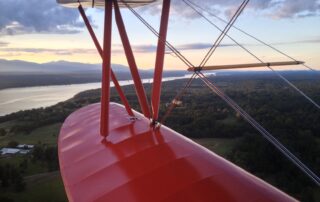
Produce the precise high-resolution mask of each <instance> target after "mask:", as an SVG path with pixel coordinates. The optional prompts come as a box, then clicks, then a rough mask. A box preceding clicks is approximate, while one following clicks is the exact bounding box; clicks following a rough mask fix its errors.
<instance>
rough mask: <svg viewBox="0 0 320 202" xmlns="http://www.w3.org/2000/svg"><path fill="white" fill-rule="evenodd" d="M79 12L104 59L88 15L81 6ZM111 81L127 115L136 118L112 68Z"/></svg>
mask: <svg viewBox="0 0 320 202" xmlns="http://www.w3.org/2000/svg"><path fill="white" fill-rule="evenodd" d="M78 10H79V12H80V14H81V16H82V19H83V21H84V23H85V25H86V27H87V29H88V31H89V33H90V36H91V38H92V40H93V43H94V45H95V46H96V48H97V50H98V52H99V54H100V56H101V58H102V59H103V50H102V48H101V46H100V44H99V41H98V39H97V37H96V35H95V33H94V31H93V29H92V26H91V25H90V22H89V20H88V18H87V16H86V14H85V12H84V9H83V7H82V5H81V4H80V5H79V6H78ZM111 79H112V81H113V83H114V86H115V88H116V90H117V92H118V94H119V96H120V99H121V101H122V103H123V104H124V106H125V108H126V111H127V113H128V114H129V116H132V117H134V114H133V112H132V109H131V106H130V104H129V102H128V100H127V98H126V96H125V95H124V93H123V91H122V89H121V86H120V84H119V82H118V79H117V77H116V75H115V74H114V72H113V71H112V68H111Z"/></svg>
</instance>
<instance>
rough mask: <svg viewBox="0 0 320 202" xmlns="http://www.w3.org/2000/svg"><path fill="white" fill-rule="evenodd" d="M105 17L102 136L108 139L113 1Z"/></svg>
mask: <svg viewBox="0 0 320 202" xmlns="http://www.w3.org/2000/svg"><path fill="white" fill-rule="evenodd" d="M104 16H105V17H104V39H103V62H102V88H101V113H100V120H101V124H100V134H101V135H102V136H104V137H106V136H107V135H108V131H109V102H110V73H111V34H112V0H106V3H105V14H104Z"/></svg>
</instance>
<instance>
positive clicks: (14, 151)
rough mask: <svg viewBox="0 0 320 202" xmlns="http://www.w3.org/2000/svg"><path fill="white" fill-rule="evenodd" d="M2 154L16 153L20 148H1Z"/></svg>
mask: <svg viewBox="0 0 320 202" xmlns="http://www.w3.org/2000/svg"><path fill="white" fill-rule="evenodd" d="M0 152H1V154H2V155H7V154H18V153H19V152H20V149H14V148H2V149H1V150H0Z"/></svg>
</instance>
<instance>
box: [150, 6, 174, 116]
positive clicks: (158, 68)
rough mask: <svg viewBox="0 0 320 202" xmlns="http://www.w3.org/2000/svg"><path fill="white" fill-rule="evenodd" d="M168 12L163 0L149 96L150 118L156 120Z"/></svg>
mask: <svg viewBox="0 0 320 202" xmlns="http://www.w3.org/2000/svg"><path fill="white" fill-rule="evenodd" d="M169 12H170V0H163V7H162V15H161V24H160V32H159V40H158V49H157V58H156V64H155V70H154V77H153V86H152V97H151V103H152V118H153V120H154V121H157V120H158V116H159V106H160V95H161V84H162V72H163V65H164V55H165V49H166V39H167V29H168V21H169Z"/></svg>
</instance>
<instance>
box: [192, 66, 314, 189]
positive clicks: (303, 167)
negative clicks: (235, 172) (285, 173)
mask: <svg viewBox="0 0 320 202" xmlns="http://www.w3.org/2000/svg"><path fill="white" fill-rule="evenodd" d="M197 75H198V76H199V78H200V79H201V80H202V81H203V82H204V83H205V84H206V85H207V86H208V87H209V88H210V89H211V90H212V91H213V92H214V93H215V94H217V95H218V96H219V97H220V98H221V99H223V100H224V101H225V102H226V103H227V104H228V105H229V106H230V107H231V108H232V109H234V110H235V111H236V112H238V113H239V114H240V115H241V116H242V117H243V118H244V119H245V120H246V121H247V122H249V123H250V124H251V125H252V126H253V127H254V128H255V129H256V130H258V131H259V132H260V133H261V135H262V136H263V137H264V138H265V139H267V140H268V141H269V142H270V143H271V144H272V145H274V146H275V147H276V148H277V149H278V150H279V151H280V152H281V153H282V154H283V155H284V156H286V157H287V158H288V159H289V160H290V161H291V162H292V163H293V164H295V165H296V166H297V167H298V168H299V169H300V170H301V171H302V172H304V173H305V174H306V175H307V176H308V177H309V178H310V179H311V180H312V181H313V182H315V183H316V184H317V185H318V186H320V178H319V177H318V176H317V175H316V174H315V173H314V172H313V171H311V170H310V169H309V168H308V167H307V166H306V165H305V164H304V163H302V162H301V161H300V160H299V159H298V158H297V157H296V156H295V155H294V154H293V153H291V152H290V151H289V150H288V149H287V148H286V147H285V146H284V145H283V144H282V143H281V142H279V141H278V140H277V139H276V138H275V137H273V135H272V134H270V133H269V132H268V131H267V130H266V129H265V128H264V127H263V126H261V125H260V124H259V123H258V122H257V121H256V120H255V119H254V118H252V117H251V116H250V115H249V114H248V113H247V112H246V111H245V110H244V109H242V108H241V107H240V106H239V105H238V104H237V103H236V102H234V101H233V100H232V99H231V98H230V97H229V96H227V95H226V94H225V93H224V92H223V91H222V90H220V89H219V88H218V87H217V86H216V85H215V84H213V83H212V82H211V81H209V80H208V79H207V78H206V76H205V75H204V74H202V73H201V72H197Z"/></svg>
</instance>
